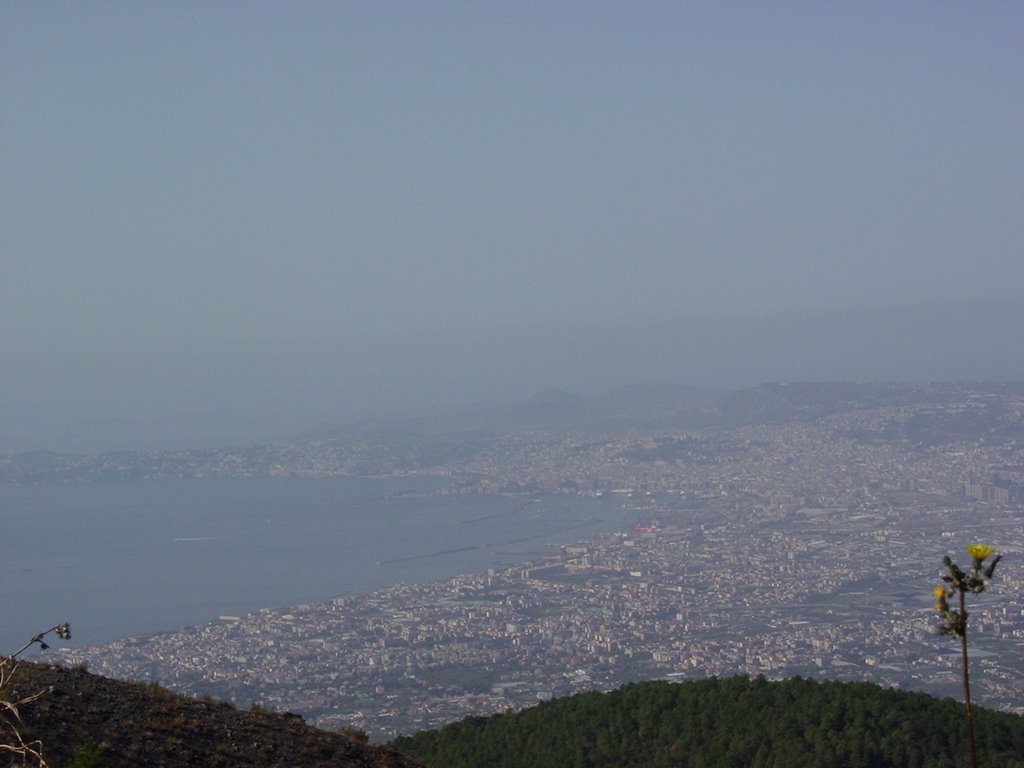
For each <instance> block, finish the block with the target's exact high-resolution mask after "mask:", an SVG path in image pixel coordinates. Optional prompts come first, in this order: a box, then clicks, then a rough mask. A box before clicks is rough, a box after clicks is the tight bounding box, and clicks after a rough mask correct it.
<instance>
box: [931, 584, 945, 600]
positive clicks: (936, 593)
mask: <svg viewBox="0 0 1024 768" xmlns="http://www.w3.org/2000/svg"><path fill="white" fill-rule="evenodd" d="M932 596H933V597H934V598H935V599H936V600H940V599H942V598H943V597H945V596H946V588H945V587H936V588H935V589H933V590H932Z"/></svg>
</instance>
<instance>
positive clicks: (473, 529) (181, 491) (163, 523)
mask: <svg viewBox="0 0 1024 768" xmlns="http://www.w3.org/2000/svg"><path fill="white" fill-rule="evenodd" d="M446 485H447V481H445V480H443V479H438V478H414V479H410V478H402V479H369V478H310V479H306V478H252V479H250V478H239V479H235V478H232V479H190V480H169V481H137V482H108V483H91V484H76V485H55V486H7V487H4V488H2V489H0V526H2V529H0V530H2V535H0V580H2V581H0V583H2V585H3V589H2V591H0V652H10V651H11V650H13V649H15V648H17V647H20V645H21V644H22V643H23V642H25V640H27V639H28V638H29V637H30V636H32V635H33V634H35V633H36V632H38V631H40V630H41V629H45V628H47V627H50V626H52V625H54V624H56V623H59V622H64V621H69V622H70V623H71V625H72V632H73V639H72V642H73V643H90V642H108V641H111V640H115V639H118V638H122V637H128V636H138V635H147V634H153V633H156V632H161V631H167V630H173V629H178V628H180V627H182V626H189V625H195V624H201V623H206V622H208V621H212V620H215V619H217V617H218V616H220V615H244V614H246V613H251V612H253V611H256V610H259V609H260V608H269V607H279V606H286V605H295V604H299V603H305V602H317V601H320V600H326V599H328V598H330V597H334V596H336V595H341V594H351V593H358V592H366V591H369V590H372V589H375V588H379V587H384V586H388V585H391V584H395V583H422V582H428V581H434V580H437V579H443V578H449V577H451V576H455V575H457V574H460V573H469V572H478V571H483V570H486V569H487V568H491V567H500V566H503V565H509V564H512V563H516V562H522V561H525V560H528V559H530V558H531V557H536V556H537V555H539V554H542V553H543V552H544V551H546V548H549V547H550V546H552V545H555V544H567V543H571V542H573V541H578V540H580V539H583V538H586V537H587V536H589V535H593V534H596V533H600V532H609V531H615V530H621V529H622V528H623V527H624V526H625V525H627V524H628V523H630V522H632V517H631V516H629V515H628V514H627V512H626V511H624V510H623V509H622V508H621V506H620V504H619V503H618V502H615V501H613V500H610V499H594V498H586V497H579V496H568V495H550V496H541V497H536V498H532V499H531V498H530V497H527V496H501V495H493V496H448V495H437V494H436V491H438V490H440V489H441V488H443V487H444V486H446Z"/></svg>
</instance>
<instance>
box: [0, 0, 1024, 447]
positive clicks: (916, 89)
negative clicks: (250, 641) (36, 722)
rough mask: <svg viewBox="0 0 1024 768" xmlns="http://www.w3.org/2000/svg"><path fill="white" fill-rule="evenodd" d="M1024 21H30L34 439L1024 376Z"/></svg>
mask: <svg viewBox="0 0 1024 768" xmlns="http://www.w3.org/2000/svg"><path fill="white" fill-rule="evenodd" d="M1022 34H1024V10H1022V9H1021V8H1020V7H1019V6H1017V5H1015V4H999V3H975V4H970V5H964V4H956V3H929V4H920V3H907V4H900V5H898V6H897V7H893V6H892V5H891V4H887V3H868V4H856V5H846V4H833V3H821V4H796V3H782V4H778V3H773V4H770V5H763V4H747V3H735V4H713V5H697V4H682V5H680V4H667V3H666V4H661V3H652V4H644V5H643V6H642V7H636V6H627V5H623V4H619V3H596V4H595V3H559V4H535V3H525V4H512V5H497V4H482V5H478V4H463V3H440V4H434V3H432V4H421V5H416V4H399V3H365V4H356V3H314V2H308V3H298V4H288V5H277V4H269V3H251V4H242V3H218V4H204V3H166V4H139V5H132V4H121V3H103V2H98V3H89V4H84V5H83V4H72V3H56V2H55V3H46V4H14V3H7V4H4V6H3V8H2V10H0V67H2V69H3V72H4V73H5V74H4V77H3V78H2V80H0V98H2V103H3V125H4V127H3V129H2V139H3V141H2V173H0V223H2V224H0V226H2V228H3V233H4V235H3V243H2V246H0V259H2V273H3V279H2V280H0V328H2V331H0V358H2V360H3V365H2V366H0V371H2V373H0V390H2V391H3V396H2V399H0V424H2V429H0V434H2V438H0V452H17V451H27V450H36V449H46V450H69V451H83V452H94V451H104V450H113V449H121V448H148V447H190V446H201V445H228V444H234V443H237V442H239V441H250V440H276V439H283V438H287V437H290V436H292V435H294V434H296V433H298V432H300V431H301V430H303V429H306V428H308V427H311V426H316V425H318V424H322V423H329V422H340V421H344V420H347V419H354V418H359V417H362V416H366V415H370V414H397V413H412V412H419V411H429V410H437V409H443V408H450V407H454V406H458V405H465V404H479V403H493V402H500V401H508V400H515V399H522V398H525V397H528V396H530V395H531V394H533V393H534V392H536V391H539V390H541V389H544V388H547V387H559V388H563V389H566V390H570V391H574V392H582V393H589V394H593V393H600V392H603V391H607V390H610V389H613V388H615V387H617V386H619V385H622V384H628V383H637V382H657V381H675V382H680V383H685V384H690V385H694V386H700V387H709V388H716V389H728V388H739V387H745V386H751V385H755V384H757V383H759V382H762V381H773V380H787V379H790V380H794V379H803V380H916V381H921V380H928V379H943V380H949V379H1012V378H1021V377H1022V376H1024V340H1022V339H1024V335H1022V334H1021V333H1020V331H1019V329H1020V328H1021V327H1022V325H1024V322H1022V321H1024V301H1022V298H1024V296H1022V289H1021V286H1022V285H1024V258H1021V254H1022V245H1024V230H1022V228H1021V226H1020V211H1021V210H1024V192H1022V184H1021V179H1022V178H1024V167H1022V164H1024V159H1022V158H1024V152H1022V146H1021V141H1022V139H1021V137H1022V136H1024V131H1022V128H1024V93H1022V88H1021V79H1020V76H1019V73H1020V72H1021V71H1024V53H1022V51H1021V47H1020V45H1019V42H1020V39H1021V37H1022Z"/></svg>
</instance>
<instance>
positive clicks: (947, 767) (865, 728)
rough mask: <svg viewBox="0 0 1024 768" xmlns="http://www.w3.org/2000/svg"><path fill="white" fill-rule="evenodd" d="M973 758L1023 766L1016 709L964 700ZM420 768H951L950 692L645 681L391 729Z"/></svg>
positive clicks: (991, 767) (1001, 766)
mask: <svg viewBox="0 0 1024 768" xmlns="http://www.w3.org/2000/svg"><path fill="white" fill-rule="evenodd" d="M975 725H976V728H977V734H978V750H979V764H980V765H981V766H985V768H1024V718H1022V717H1019V716H1015V715H1010V714H1006V713H1001V712H994V711H991V710H983V709H976V710H975ZM391 746H392V747H394V748H395V749H397V750H398V751H400V752H403V753H405V754H408V755H411V756H413V757H415V758H417V759H419V760H421V761H423V762H424V763H425V764H426V765H428V766H431V768H479V767H481V766H487V768H548V767H550V768H556V767H557V768H662V766H664V767H665V768H668V766H673V768H956V767H957V766H962V765H964V764H965V759H966V754H967V744H966V734H965V731H964V722H963V708H962V706H961V705H960V704H959V703H958V702H956V701H954V700H952V699H944V700H939V699H935V698H933V697H931V696H928V695H925V694H920V693H906V692H901V691H894V690H890V689H886V688H881V687H878V686H876V685H871V684H867V683H816V682H813V681H810V680H804V679H800V678H795V679H792V680H787V681H784V682H768V681H766V680H764V679H763V678H757V679H749V678H745V677H734V678H728V679H723V680H717V679H714V678H712V679H709V680H703V681H696V682H686V683H667V682H649V683H636V684H631V685H627V686H625V687H623V688H620V689H618V690H616V691H612V692H610V693H604V694H601V693H584V694H579V695H577V696H572V697H569V698H564V699H557V700H554V701H550V702H546V703H543V704H539V705H537V706H535V707H532V708H530V709H527V710H523V711H521V712H518V713H514V714H505V715H494V716H492V717H471V718H467V719H465V720H462V721H460V722H457V723H453V724H451V725H448V726H445V727H444V728H442V729H441V730H439V731H425V732H422V733H418V734H416V735H414V736H410V737H403V738H399V739H396V740H395V741H393V742H392V743H391Z"/></svg>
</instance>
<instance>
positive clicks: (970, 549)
mask: <svg viewBox="0 0 1024 768" xmlns="http://www.w3.org/2000/svg"><path fill="white" fill-rule="evenodd" d="M964 549H966V550H967V554H968V555H970V556H971V557H972V558H973V559H974V562H976V563H978V564H979V565H980V564H981V562H982V561H983V560H984V559H985V558H986V557H988V556H989V555H991V554H993V553H994V552H995V551H996V548H995V547H990V546H988V544H968V545H967V546H966V547H964Z"/></svg>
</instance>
